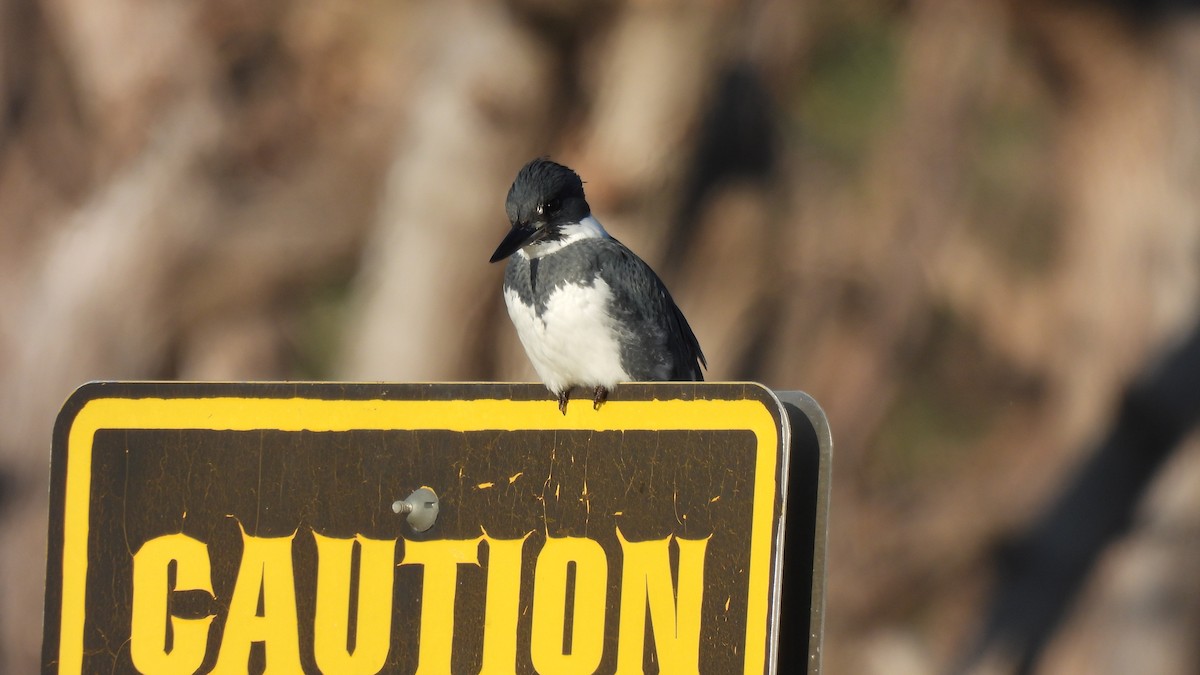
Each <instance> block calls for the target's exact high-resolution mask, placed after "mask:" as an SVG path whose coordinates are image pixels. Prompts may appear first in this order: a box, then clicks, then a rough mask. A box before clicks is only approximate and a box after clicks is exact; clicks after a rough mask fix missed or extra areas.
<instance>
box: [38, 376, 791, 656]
mask: <svg viewBox="0 0 1200 675" xmlns="http://www.w3.org/2000/svg"><path fill="white" fill-rule="evenodd" d="M782 414H783V413H782V408H781V406H780V404H779V402H778V401H777V400H776V399H775V398H774V396H773V395H772V394H771V393H770V392H769V391H767V390H765V389H763V388H761V387H758V386H756V385H740V384H739V385H727V384H711V385H692V384H687V385H683V384H662V385H626V386H623V387H622V388H621V389H620V390H618V392H617V396H615V397H614V398H613V399H611V400H610V401H609V402H608V403H606V404H605V405H603V406H602V407H601V408H600V410H598V411H596V410H593V409H592V406H591V404H590V402H588V401H576V402H573V403H572V404H571V405H570V406H569V408H568V412H567V414H566V415H565V416H564V415H561V414H560V413H559V412H558V409H557V406H556V404H555V402H554V401H552V400H551V399H549V398H547V396H546V394H545V390H544V389H542V388H541V387H536V386H532V385H529V386H527V385H357V384H355V385H344V384H342V385H339V384H149V383H143V384H121V383H116V384H95V385H88V386H86V387H84V388H82V389H80V390H79V391H78V392H77V393H76V394H75V395H74V396H73V397H72V398H71V400H70V401H69V402H68V403H67V405H66V407H65V409H64V411H63V413H62V415H61V417H60V420H59V423H58V426H57V428H56V432H55V446H54V458H53V461H54V467H53V477H54V478H53V485H52V499H53V514H52V522H51V544H50V548H51V550H50V560H49V569H48V579H47V603H46V615H45V616H46V627H45V632H46V635H45V646H44V659H45V669H46V670H47V671H57V672H64V673H77V672H89V673H90V672H133V671H141V672H147V673H159V672H162V673H165V672H172V673H178V672H186V673H190V672H196V671H200V672H210V671H211V672H218V673H225V672H229V673H233V672H238V673H244V672H247V671H250V672H262V671H264V670H265V671H266V672H327V673H376V672H388V673H412V672H419V673H443V672H467V673H474V672H485V673H502V672H509V673H511V672H521V673H527V672H539V673H555V672H573V673H574V672H596V671H599V672H616V671H625V670H632V671H638V672H641V671H643V670H645V671H648V672H653V671H659V670H661V671H663V672H689V671H690V672H697V671H700V672H721V673H732V672H755V673H761V672H764V671H765V670H768V669H769V667H770V662H771V658H772V655H771V651H772V645H773V644H774V641H775V639H776V636H775V635H774V632H775V630H776V629H775V627H776V626H777V625H778V612H779V608H778V593H779V590H778V589H779V582H780V579H779V575H780V570H779V562H778V555H779V549H780V545H781V541H782V539H781V537H782V535H781V532H780V530H779V524H780V516H781V514H782V512H783V502H782V497H781V484H782V479H781V476H783V475H784V474H783V472H784V471H785V469H786V453H785V452H784V450H783V447H784V441H785V437H786V435H787V428H786V426H787V425H786V423H785V422H784V421H783V417H782ZM422 486H424V487H428V488H430V489H431V490H432V491H433V492H434V493H436V495H437V498H438V503H439V510H438V515H437V518H436V520H435V521H434V523H433V525H432V526H431V527H429V529H427V530H425V531H423V532H417V531H416V530H415V529H414V528H413V526H412V525H411V524H410V523H409V522H408V521H407V520H406V519H405V517H404V516H402V515H397V514H396V513H394V512H393V510H392V504H393V502H395V501H396V500H398V499H401V498H404V497H406V496H408V495H409V494H410V493H412V492H413V491H414V490H415V489H417V488H420V487H422Z"/></svg>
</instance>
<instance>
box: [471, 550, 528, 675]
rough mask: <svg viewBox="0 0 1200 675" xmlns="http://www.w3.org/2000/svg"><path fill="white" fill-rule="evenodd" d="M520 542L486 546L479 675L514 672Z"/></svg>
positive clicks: (519, 589)
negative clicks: (486, 560)
mask: <svg viewBox="0 0 1200 675" xmlns="http://www.w3.org/2000/svg"><path fill="white" fill-rule="evenodd" d="M528 536H529V535H528V534H527V535H525V536H524V537H521V538H520V539H492V538H491V537H489V536H487V533H486V532H485V533H484V537H483V540H484V541H486V542H487V545H488V571H487V609H486V610H485V612H484V615H483V667H482V668H481V669H480V674H481V675H487V674H489V673H496V674H497V675H500V674H501V673H512V672H515V670H516V668H517V619H518V613H519V612H520V610H521V606H520V603H521V550H522V549H523V548H524V547H525V539H526V537H528Z"/></svg>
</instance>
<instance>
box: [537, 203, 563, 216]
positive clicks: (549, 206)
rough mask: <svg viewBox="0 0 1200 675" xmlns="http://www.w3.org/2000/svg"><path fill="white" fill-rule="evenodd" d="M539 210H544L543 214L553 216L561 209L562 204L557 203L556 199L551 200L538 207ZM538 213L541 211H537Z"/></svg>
mask: <svg viewBox="0 0 1200 675" xmlns="http://www.w3.org/2000/svg"><path fill="white" fill-rule="evenodd" d="M540 208H541V209H542V210H544V211H545V213H548V214H550V215H554V214H556V213H558V211H559V209H561V208H562V202H560V201H558V200H557V199H551V200H550V201H548V202H546V205H545V206H543V207H540ZM540 212H541V211H539V213H540Z"/></svg>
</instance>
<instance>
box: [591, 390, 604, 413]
mask: <svg viewBox="0 0 1200 675" xmlns="http://www.w3.org/2000/svg"><path fill="white" fill-rule="evenodd" d="M606 401H608V389H605V388H604V387H596V390H595V391H594V392H593V393H592V410H599V409H600V406H602V405H604V403H605V402H606Z"/></svg>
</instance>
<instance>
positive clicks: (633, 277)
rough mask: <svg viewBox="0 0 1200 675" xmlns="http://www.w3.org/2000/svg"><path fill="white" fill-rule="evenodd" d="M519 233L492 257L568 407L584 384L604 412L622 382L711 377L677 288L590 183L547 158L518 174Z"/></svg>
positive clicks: (515, 215) (513, 200)
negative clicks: (592, 197)
mask: <svg viewBox="0 0 1200 675" xmlns="http://www.w3.org/2000/svg"><path fill="white" fill-rule="evenodd" d="M505 212H506V214H507V216H508V221H509V225H510V229H509V231H508V234H507V235H505V237H504V239H503V241H501V242H500V245H499V246H498V247H496V251H495V253H493V254H492V258H491V261H490V262H492V263H495V262H498V261H500V260H504V259H506V258H507V259H508V266H507V267H506V269H505V272H504V285H503V292H504V303H505V305H506V306H507V307H508V315H509V318H510V319H512V323H513V325H514V327H515V328H516V330H517V336H518V337H519V338H520V340H521V344H522V346H523V347H524V348H525V353H526V355H527V356H528V357H529V360H530V361H531V362H532V363H533V369H534V370H535V371H536V372H537V374H538V377H539V378H540V379H541V381H542V383H543V384H544V385H545V386H546V388H547V389H548V390H549V391H550V393H551V394H553V395H555V396H556V397H557V398H558V410H559V412H561V413H562V414H564V415H565V414H566V413H567V403H568V401H569V400H570V397H571V391H572V389H575V388H582V389H585V390H591V395H592V407H593V409H595V410H599V409H600V406H601V405H603V404H604V403H605V401H607V400H608V395H609V393H610V392H611V391H613V390H614V389H615V388H616V387H617V385H618V384H619V383H621V382H645V381H664V380H668V381H694V382H699V381H702V380H703V379H704V374H703V371H702V368H705V369H706V368H708V361H706V360H705V358H704V353H703V352H702V351H701V350H700V343H699V342H698V341H697V340H696V334H695V333H694V332H693V331H692V327H691V326H690V325H688V322H687V319H686V318H685V317H684V316H683V312H681V311H680V310H679V307H678V305H676V304H675V301H674V300H673V299H672V298H671V294H670V293H669V292H668V291H667V287H666V285H665V284H663V282H662V280H661V279H659V277H658V275H657V274H655V273H654V270H652V269H651V268H650V266H649V265H647V264H646V263H645V262H644V261H643V260H642V259H641V258H639V257H638V256H637V255H636V254H634V253H633V251H631V250H629V249H628V248H627V247H625V245H624V244H622V243H621V242H619V241H617V240H616V239H614V238H613V237H612V235H610V234H609V233H608V232H607V231H606V230H605V229H604V226H603V225H601V224H600V221H599V220H597V219H596V217H595V216H594V215H592V209H591V207H590V206H589V205H588V202H587V198H586V197H585V195H584V191H583V181H582V180H581V179H580V177H579V175H578V174H576V173H575V172H574V171H573V170H571V169H570V168H568V167H566V166H564V165H562V164H558V163H556V162H553V161H551V160H549V159H548V158H545V157H540V158H537V159H534V160H532V161H530V162H529V163H527V164H525V166H523V167H522V168H521V170H520V171H519V172H517V177H516V179H515V180H513V183H512V187H510V188H509V190H508V197H507V199H506V200H505Z"/></svg>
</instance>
